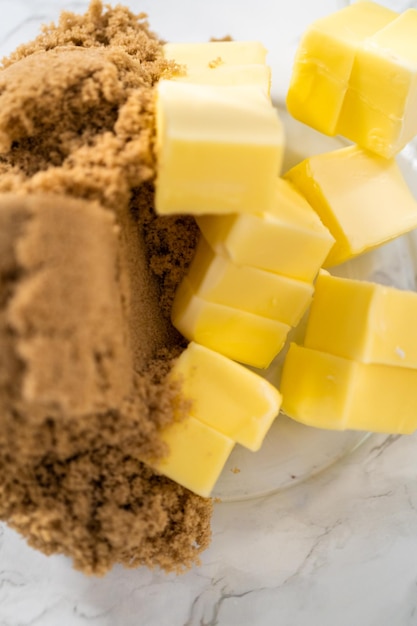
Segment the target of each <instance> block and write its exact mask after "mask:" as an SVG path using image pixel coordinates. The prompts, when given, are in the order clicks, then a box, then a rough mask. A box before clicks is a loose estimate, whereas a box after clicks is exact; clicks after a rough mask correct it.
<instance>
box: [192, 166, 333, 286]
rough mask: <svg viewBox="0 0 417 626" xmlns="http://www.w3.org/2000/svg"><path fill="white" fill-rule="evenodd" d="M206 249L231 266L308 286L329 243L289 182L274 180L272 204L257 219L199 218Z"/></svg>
mask: <svg viewBox="0 0 417 626" xmlns="http://www.w3.org/2000/svg"><path fill="white" fill-rule="evenodd" d="M196 219H197V224H198V226H199V227H200V229H201V232H202V233H203V236H204V237H205V238H206V239H207V241H208V242H209V243H210V245H211V246H212V247H213V248H214V250H215V251H216V252H218V253H219V254H223V255H226V256H228V257H229V258H230V259H231V260H232V261H233V262H234V263H236V264H239V265H250V266H253V267H257V268H260V269H264V270H268V271H271V272H276V273H277V274H282V275H283V276H287V277H290V278H295V279H297V280H301V281H305V282H312V281H313V279H314V278H315V276H316V274H317V272H318V270H319V269H320V267H321V265H322V263H323V261H324V260H325V258H326V257H327V255H328V253H329V251H330V249H331V248H332V246H333V244H334V239H333V237H332V235H331V234H330V232H329V231H328V229H327V228H326V227H325V226H324V225H323V224H322V222H321V221H320V219H319V217H318V215H317V214H316V212H315V211H314V210H313V209H312V207H311V206H310V205H309V204H308V202H307V201H306V199H305V198H304V197H303V196H302V195H301V194H300V193H299V192H298V191H297V190H296V188H295V187H294V186H293V185H292V184H291V183H289V182H288V181H286V180H284V179H282V178H280V177H277V178H276V180H275V190H274V202H273V205H272V206H271V209H270V210H269V211H266V210H264V209H263V207H262V206H261V205H260V206H259V214H258V215H237V214H235V215H227V216H218V215H202V216H197V218H196Z"/></svg>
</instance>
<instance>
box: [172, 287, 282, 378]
mask: <svg viewBox="0 0 417 626" xmlns="http://www.w3.org/2000/svg"><path fill="white" fill-rule="evenodd" d="M171 319H172V323H173V325H174V326H175V328H176V329H177V330H179V332H180V333H181V334H182V335H184V337H186V338H187V339H189V340H190V341H195V342H196V343H199V344H201V345H203V346H206V347H207V348H211V349H212V350H215V351H217V352H220V354H224V355H225V356H227V357H229V358H230V359H234V360H235V361H240V362H241V363H245V364H247V365H252V366H253V367H259V368H266V367H268V366H269V365H270V363H271V361H272V360H273V358H274V357H275V356H276V355H277V354H278V352H279V351H280V350H281V348H282V347H283V345H284V343H285V339H286V337H287V334H288V332H289V330H290V326H289V325H288V324H283V323H282V322H278V321H276V320H271V319H268V318H266V317H261V316H260V315H254V314H253V313H248V312H246V311H241V310H239V309H235V308H232V307H229V306H225V305H223V304H215V303H214V302H208V301H207V300H203V298H200V297H199V296H197V295H196V294H195V293H194V291H193V290H192V288H191V285H190V283H189V281H188V279H187V278H185V279H184V280H183V281H182V282H181V284H180V286H179V287H178V289H177V292H176V294H175V298H174V303H173V306H172V312H171Z"/></svg>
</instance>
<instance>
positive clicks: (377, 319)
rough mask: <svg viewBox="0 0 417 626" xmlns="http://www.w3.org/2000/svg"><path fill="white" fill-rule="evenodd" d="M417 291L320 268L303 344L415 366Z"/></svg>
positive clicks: (371, 360)
mask: <svg viewBox="0 0 417 626" xmlns="http://www.w3.org/2000/svg"><path fill="white" fill-rule="evenodd" d="M416 320H417V293H415V292H414V291H405V290H404V291H403V290H400V289H395V288H394V287H386V286H385V285H378V284H376V283H372V282H366V281H362V280H353V279H349V278H339V277H337V276H331V275H330V274H328V273H327V272H320V274H319V276H318V278H317V281H316V284H315V292H314V299H313V303H312V305H311V307H310V311H309V316H308V322H307V328H306V334H305V338H304V345H305V346H306V347H307V348H312V349H315V350H321V351H323V352H330V353H332V354H335V355H338V356H342V357H345V358H347V359H353V360H356V361H362V362H364V363H380V364H382V365H395V366H399V367H410V368H417V333H416V332H414V328H415V326H416Z"/></svg>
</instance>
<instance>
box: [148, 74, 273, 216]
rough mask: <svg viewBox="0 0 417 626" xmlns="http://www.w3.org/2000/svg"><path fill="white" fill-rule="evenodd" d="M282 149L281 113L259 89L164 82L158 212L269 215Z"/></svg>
mask: <svg viewBox="0 0 417 626" xmlns="http://www.w3.org/2000/svg"><path fill="white" fill-rule="evenodd" d="M283 149H284V132H283V126H282V123H281V121H280V119H279V117H278V113H277V111H276V110H275V109H274V107H273V106H272V103H271V101H270V99H269V98H268V96H267V95H266V94H265V93H263V92H262V90H261V89H259V88H258V87H257V86H253V85H235V86H219V85H201V84H194V83H182V82H176V81H169V80H161V81H159V83H158V86H157V154H158V167H157V180H156V191H155V207H156V211H157V212H158V213H160V214H172V213H191V214H196V215H200V214H202V213H217V214H219V213H220V214H221V213H236V212H238V213H254V212H256V211H258V210H259V207H264V208H266V209H267V208H269V206H270V205H271V204H272V202H273V196H274V184H275V178H276V176H277V175H278V173H279V172H280V170H281V165H282V158H283Z"/></svg>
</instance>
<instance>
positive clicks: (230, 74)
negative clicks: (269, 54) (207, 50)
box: [170, 64, 271, 96]
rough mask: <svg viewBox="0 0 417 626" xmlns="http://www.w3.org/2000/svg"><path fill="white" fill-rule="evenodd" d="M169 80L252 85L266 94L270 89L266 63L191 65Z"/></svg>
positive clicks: (269, 76) (269, 75) (268, 69)
mask: <svg viewBox="0 0 417 626" xmlns="http://www.w3.org/2000/svg"><path fill="white" fill-rule="evenodd" d="M170 80H175V81H179V82H183V83H200V84H202V85H225V86H227V85H229V86H232V85H253V86H255V87H258V88H259V89H261V90H262V91H263V92H264V93H265V94H266V95H267V96H269V94H270V91H271V70H270V68H269V67H267V66H266V65H255V64H253V65H215V66H213V67H208V68H205V69H196V68H193V67H192V68H188V69H187V71H186V73H184V74H178V75H175V76H173V77H172V78H171V79H170Z"/></svg>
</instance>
